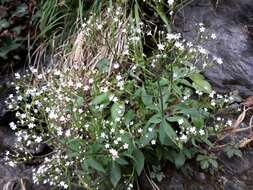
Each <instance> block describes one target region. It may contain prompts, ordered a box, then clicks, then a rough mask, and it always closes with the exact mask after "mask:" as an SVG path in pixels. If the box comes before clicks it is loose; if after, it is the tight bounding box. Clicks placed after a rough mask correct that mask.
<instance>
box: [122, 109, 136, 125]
mask: <svg viewBox="0 0 253 190" xmlns="http://www.w3.org/2000/svg"><path fill="white" fill-rule="evenodd" d="M133 118H134V112H133V110H129V111H128V112H127V113H126V115H125V121H124V122H125V125H126V126H128V125H129V124H130V122H131V121H132V120H133Z"/></svg>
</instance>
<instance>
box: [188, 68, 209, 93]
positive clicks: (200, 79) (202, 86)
mask: <svg viewBox="0 0 253 190" xmlns="http://www.w3.org/2000/svg"><path fill="white" fill-rule="evenodd" d="M190 79H191V80H192V81H193V85H192V86H193V87H194V88H195V89H196V90H199V91H201V92H205V93H211V92H212V86H211V85H210V83H209V82H207V81H206V80H205V78H204V76H203V75H201V74H199V73H195V74H193V75H191V76H190Z"/></svg>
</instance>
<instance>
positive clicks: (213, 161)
mask: <svg viewBox="0 0 253 190" xmlns="http://www.w3.org/2000/svg"><path fill="white" fill-rule="evenodd" d="M208 161H209V162H210V163H211V164H212V166H213V167H214V168H218V162H217V161H216V160H215V159H212V158H210V159H209V160H208Z"/></svg>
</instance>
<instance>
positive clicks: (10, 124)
mask: <svg viewBox="0 0 253 190" xmlns="http://www.w3.org/2000/svg"><path fill="white" fill-rule="evenodd" d="M9 126H10V128H11V129H12V130H16V129H17V125H16V124H15V123H14V122H11V123H9Z"/></svg>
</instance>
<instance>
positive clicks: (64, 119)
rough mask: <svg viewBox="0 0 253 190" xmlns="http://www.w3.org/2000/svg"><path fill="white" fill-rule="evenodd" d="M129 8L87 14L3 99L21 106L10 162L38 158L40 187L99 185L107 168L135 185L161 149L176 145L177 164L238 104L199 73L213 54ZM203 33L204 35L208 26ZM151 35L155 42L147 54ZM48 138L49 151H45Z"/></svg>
mask: <svg viewBox="0 0 253 190" xmlns="http://www.w3.org/2000/svg"><path fill="white" fill-rule="evenodd" d="M168 4H169V5H170V6H173V4H174V1H171V0H169V1H168ZM136 11H137V10H136ZM125 14H126V13H125V12H124V11H123V8H121V7H117V8H112V7H111V8H108V9H107V10H105V11H104V12H103V13H102V16H103V19H101V18H100V17H99V18H97V17H98V16H95V15H93V16H90V17H89V19H87V21H86V22H85V23H83V24H82V28H81V31H80V32H79V33H78V34H77V37H76V40H75V41H74V42H71V43H73V44H74V46H73V49H72V50H71V52H69V53H68V54H67V55H65V56H63V58H61V57H60V58H58V60H57V62H58V63H57V65H55V66H49V67H47V68H43V69H42V68H35V67H31V68H30V69H29V71H27V74H25V75H23V76H21V75H20V74H18V73H16V74H15V77H16V79H17V83H16V86H15V88H16V93H15V95H12V94H11V95H10V96H9V98H8V100H7V101H6V103H7V104H8V107H9V109H10V110H15V111H16V117H17V122H11V123H10V124H9V125H10V128H11V129H12V130H14V131H15V134H16V136H17V142H16V146H15V148H16V151H15V152H12V153H10V152H8V153H7V154H6V160H7V161H8V162H7V163H9V165H11V166H14V165H15V164H16V163H17V162H16V161H20V160H22V161H24V162H29V161H34V160H36V158H37V157H40V162H41V165H40V166H39V167H38V168H36V169H34V173H33V180H34V182H35V183H39V182H42V183H45V184H49V185H52V186H56V187H60V188H64V189H68V188H69V187H70V186H72V185H76V184H78V185H80V186H82V187H87V189H90V188H93V187H94V188H97V189H99V187H100V185H107V183H106V180H104V179H105V177H108V175H106V173H107V172H108V171H109V173H110V179H111V183H112V185H113V186H114V187H116V186H117V184H119V183H120V182H123V183H124V184H125V185H126V186H127V189H132V188H133V181H134V177H135V176H136V174H138V175H140V173H141V171H142V170H143V168H144V162H145V159H149V158H150V157H152V156H153V157H154V159H159V160H160V159H161V158H162V159H165V155H162V156H160V158H158V157H157V155H154V152H156V151H157V152H158V151H161V150H164V151H165V150H166V151H167V150H171V151H173V152H174V157H173V159H174V160H173V159H171V161H172V162H173V163H177V162H176V159H177V155H180V156H182V154H183V155H184V153H185V152H189V151H190V149H189V150H188V147H189V145H191V143H192V142H195V143H199V144H200V143H205V142H207V139H208V138H209V133H208V129H207V126H206V124H205V121H206V119H207V118H208V117H209V116H210V115H211V114H212V113H213V112H214V111H215V109H217V108H219V106H220V105H221V104H226V103H229V102H230V101H233V99H232V98H231V97H229V96H223V95H219V94H217V93H216V92H214V91H213V90H212V88H211V85H210V84H209V83H208V82H207V81H206V80H205V78H204V77H203V76H202V75H201V70H200V69H198V68H201V67H205V63H206V62H207V61H208V60H209V59H208V56H209V54H208V51H207V50H205V49H204V48H203V47H201V46H200V45H199V44H197V43H193V42H188V41H186V40H185V39H183V37H182V36H181V35H180V34H177V33H170V32H165V31H163V30H157V29H154V28H152V27H151V26H150V25H148V24H147V23H145V22H142V21H141V20H140V19H139V18H138V14H137V13H135V14H136V15H135V19H133V18H132V19H130V18H126V17H125ZM199 30H200V32H201V33H204V32H205V31H206V29H205V28H204V25H203V24H200V29H199ZM149 38H152V43H155V45H153V47H150V49H149V51H144V49H145V48H148V47H145V43H144V42H143V41H145V40H147V39H149ZM211 38H212V39H215V38H216V36H215V35H214V34H212V35H211ZM144 47H145V48H144ZM61 51H62V52H61V53H64V52H65V50H64V49H63V50H61ZM66 60H67V61H66ZM202 61H203V62H204V65H202V66H201V67H199V65H198V64H199V62H202ZM214 61H215V62H217V63H218V64H221V63H222V59H220V58H215V59H214ZM230 124H231V123H230V122H228V125H230ZM42 144H46V145H47V146H48V147H50V151H49V153H48V154H46V155H44V154H42V155H39V156H38V154H39V153H38V151H36V150H37V149H38V147H39V146H40V145H42ZM194 146H195V147H196V144H195V145H194ZM190 147H191V146H190ZM199 148H200V150H197V151H193V152H192V153H189V154H191V155H190V156H189V154H187V157H193V156H194V154H195V152H198V151H199V152H201V151H202V150H201V146H199ZM34 149H35V150H34ZM185 150H188V151H185ZM166 151H165V153H164V154H167V153H168V152H166ZM146 155H149V156H146ZM184 156H186V155H184ZM41 160H42V161H41ZM94 178H95V179H94Z"/></svg>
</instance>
